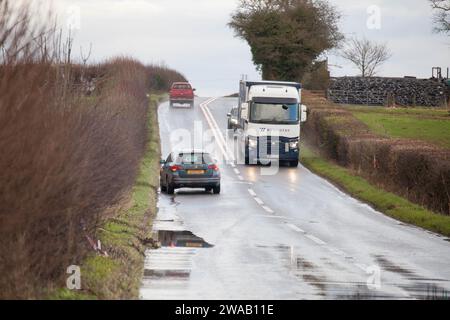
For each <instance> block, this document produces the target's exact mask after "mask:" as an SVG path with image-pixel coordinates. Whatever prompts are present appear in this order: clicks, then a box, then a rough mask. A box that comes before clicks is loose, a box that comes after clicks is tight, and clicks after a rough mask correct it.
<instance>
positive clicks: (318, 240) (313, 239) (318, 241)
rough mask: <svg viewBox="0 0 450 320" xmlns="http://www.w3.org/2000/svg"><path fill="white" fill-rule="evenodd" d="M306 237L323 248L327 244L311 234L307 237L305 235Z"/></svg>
mask: <svg viewBox="0 0 450 320" xmlns="http://www.w3.org/2000/svg"><path fill="white" fill-rule="evenodd" d="M305 237H307V238H308V239H309V240H312V241H314V242H315V243H317V244H319V245H321V246H323V245H325V244H326V242H325V241H322V240H320V239H319V238H317V237H315V236H313V235H311V234H307V235H305Z"/></svg>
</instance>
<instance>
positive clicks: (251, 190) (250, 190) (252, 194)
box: [248, 188, 256, 197]
mask: <svg viewBox="0 0 450 320" xmlns="http://www.w3.org/2000/svg"><path fill="white" fill-rule="evenodd" d="M248 193H250V194H251V196H252V197H256V193H255V191H253V189H250V188H249V189H248Z"/></svg>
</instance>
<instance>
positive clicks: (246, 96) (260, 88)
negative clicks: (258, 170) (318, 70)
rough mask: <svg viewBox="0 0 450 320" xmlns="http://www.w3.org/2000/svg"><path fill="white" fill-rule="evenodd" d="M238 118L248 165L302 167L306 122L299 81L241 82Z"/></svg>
mask: <svg viewBox="0 0 450 320" xmlns="http://www.w3.org/2000/svg"><path fill="white" fill-rule="evenodd" d="M238 121H239V129H238V131H239V132H238V137H239V142H240V144H241V150H243V152H244V158H245V164H256V163H263V164H267V163H269V162H272V161H279V162H286V163H289V165H290V166H292V167H296V166H298V159H299V152H300V150H299V147H300V145H299V143H300V124H301V122H303V121H306V107H305V106H303V105H302V104H301V85H300V84H299V83H295V82H279V81H258V82H252V81H241V82H240V90H239V105H238Z"/></svg>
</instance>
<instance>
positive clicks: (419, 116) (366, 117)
mask: <svg viewBox="0 0 450 320" xmlns="http://www.w3.org/2000/svg"><path fill="white" fill-rule="evenodd" d="M349 110H350V111H351V112H352V114H353V115H354V116H355V117H356V118H357V119H358V120H360V121H362V122H363V123H365V124H366V125H367V126H368V127H369V128H370V130H372V131H373V132H374V133H376V134H379V135H382V136H386V137H391V138H406V139H414V140H423V141H426V142H430V143H432V144H435V145H437V146H440V147H444V148H450V113H449V111H448V110H445V109H425V108H395V109H392V108H383V107H360V106H353V107H349Z"/></svg>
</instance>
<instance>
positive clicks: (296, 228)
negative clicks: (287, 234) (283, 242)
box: [287, 223, 305, 233]
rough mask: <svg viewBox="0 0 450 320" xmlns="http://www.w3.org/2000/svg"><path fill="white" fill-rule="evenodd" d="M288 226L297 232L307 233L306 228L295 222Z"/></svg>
mask: <svg viewBox="0 0 450 320" xmlns="http://www.w3.org/2000/svg"><path fill="white" fill-rule="evenodd" d="M287 226H288V227H289V228H291V229H292V230H294V231H295V232H300V233H305V231H304V230H302V229H300V228H299V227H297V226H296V225H295V224H292V223H288V224H287Z"/></svg>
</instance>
